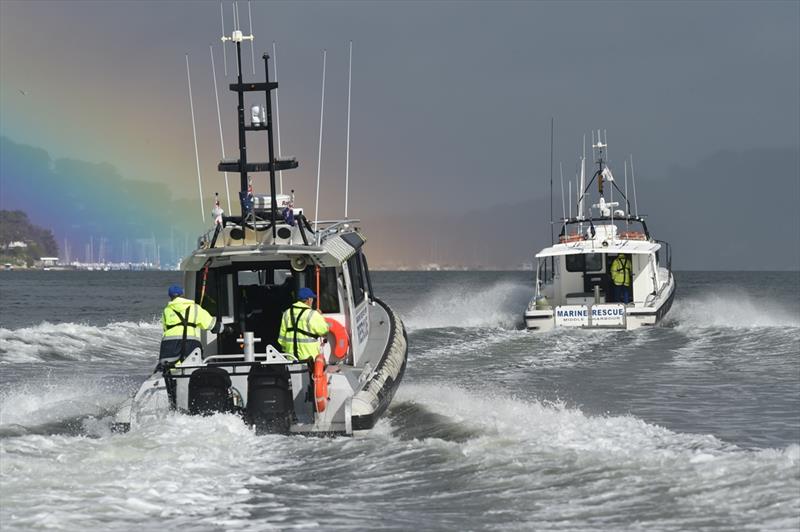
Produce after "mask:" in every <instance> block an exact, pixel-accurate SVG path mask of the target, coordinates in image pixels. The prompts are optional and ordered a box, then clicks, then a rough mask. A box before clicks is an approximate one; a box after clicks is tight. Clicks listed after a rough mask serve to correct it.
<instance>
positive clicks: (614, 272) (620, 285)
mask: <svg viewBox="0 0 800 532" xmlns="http://www.w3.org/2000/svg"><path fill="white" fill-rule="evenodd" d="M611 282H612V284H613V285H614V301H617V302H620V303H625V304H626V305H627V304H628V303H629V302H630V300H631V261H630V259H629V258H628V257H627V256H626V255H625V254H624V253H620V254H619V255H617V258H616V259H614V262H612V263H611Z"/></svg>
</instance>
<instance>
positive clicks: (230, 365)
mask: <svg viewBox="0 0 800 532" xmlns="http://www.w3.org/2000/svg"><path fill="white" fill-rule="evenodd" d="M375 303H376V306H375V308H374V310H373V312H371V313H370V319H371V321H372V323H371V326H370V330H371V332H370V338H369V340H368V349H369V350H370V351H371V352H373V353H374V356H373V357H369V359H368V360H371V361H372V362H369V361H368V362H367V363H366V364H365V365H364V366H363V367H359V368H353V367H347V366H346V365H339V366H329V372H327V373H326V377H327V379H328V401H327V405H326V408H325V410H324V411H323V412H316V411H315V409H314V407H313V404H314V393H313V390H314V385H313V381H312V378H311V371H310V370H309V368H308V366H307V365H306V364H303V363H297V362H291V361H288V360H286V359H285V358H283V357H282V355H280V354H279V353H278V352H277V351H274V350H268V352H267V353H265V354H264V355H260V354H259V355H257V356H256V360H255V361H246V360H243V359H240V360H236V361H228V362H213V361H211V362H206V361H204V360H202V358H201V357H200V355H199V353H196V354H193V355H190V357H188V358H187V359H186V361H185V362H184V364H182V365H181V366H180V367H179V368H176V369H175V370H173V371H172V373H171V374H170V375H169V376H167V379H166V380H165V378H164V376H163V375H161V374H160V373H156V374H153V375H151V376H150V377H149V378H148V379H147V380H146V381H145V382H144V383H143V384H142V385H141V386H140V388H139V391H138V392H137V394H136V395H135V396H134V398H132V399H131V400H129V401H127V402H126V403H125V404H123V405H122V406H121V408H120V409H119V410H118V412H117V415H116V419H115V423H114V428H115V429H116V430H127V429H129V428H130V427H131V426H136V425H137V424H141V423H144V422H146V421H147V420H148V419H152V418H158V417H163V416H164V415H165V414H166V413H168V412H169V411H170V410H177V411H179V412H181V413H186V414H204V415H205V414H211V413H234V414H239V415H241V416H242V418H243V420H245V422H247V423H248V424H249V425H251V426H253V428H254V429H256V430H257V431H259V432H282V433H296V434H308V435H352V434H353V433H354V432H355V431H364V430H368V429H371V428H372V427H373V426H374V425H375V423H376V422H377V420H378V419H379V418H380V417H381V416H382V415H383V414H384V412H385V411H386V409H387V408H388V406H389V404H390V403H391V401H392V398H393V397H394V394H395V392H396V391H397V388H398V387H399V385H400V382H401V380H402V378H403V375H404V373H405V368H406V361H407V357H408V343H407V338H406V331H405V327H404V325H403V323H402V321H401V320H400V318H399V317H398V316H397V315H396V314H395V313H394V311H393V310H392V309H391V308H390V307H389V306H388V305H386V304H385V303H383V302H382V301H379V300H377V299H376V300H375ZM213 358H214V357H210V358H209V360H211V359H213ZM259 359H260V360H259ZM267 367H275V368H278V369H280V371H281V372H284V373H285V374H286V375H287V377H286V379H285V382H284V383H281V382H280V379H279V378H277V379H274V380H275V381H276V382H275V384H274V386H273V388H274V389H275V390H281V389H285V390H286V393H287V394H289V395H288V396H287V401H288V403H291V404H290V405H289V408H288V409H286V410H285V411H282V412H277V413H276V415H275V416H274V417H271V418H270V419H267V420H266V422H264V423H254V422H253V412H254V411H257V410H263V408H249V407H248V406H253V405H249V404H248V403H249V401H250V400H251V395H252V397H256V394H255V393H254V392H253V390H254V389H255V388H254V386H253V384H252V381H253V376H254V375H255V374H256V373H259V374H263V373H264V369H265V368H267ZM273 373H277V372H273ZM208 374H216V376H217V377H221V378H222V379H223V381H224V384H221V385H219V386H217V390H221V393H216V394H215V392H214V388H215V387H214V386H213V385H212V386H207V387H205V388H204V389H201V391H198V386H195V384H197V382H199V381H202V380H204V379H207V377H208V376H209V375H208ZM262 380H263V379H262ZM169 381H172V382H173V383H174V384H172V385H173V386H174V390H175V401H174V405H172V404H171V401H170V399H169V397H170V396H169V393H168V388H169V387H170V385H171V383H170V382H169ZM193 386H194V388H195V389H194V390H193ZM262 388H263V387H262ZM261 395H264V391H263V389H262V392H261ZM267 395H268V396H269V397H270V399H267V400H266V403H274V402H275V401H274V400H273V399H272V398H274V397H278V395H279V394H278V395H276V394H272V395H270V394H269V392H267ZM208 397H215V399H213V400H209V399H208ZM198 398H200V400H198ZM227 398H230V399H231V400H230V401H229V402H228V401H227ZM278 402H280V401H278ZM199 403H202V404H204V405H212V406H209V407H207V408H199V407H197V405H198V404H199ZM256 406H260V405H256ZM282 416H285V419H286V423H285V424H284V423H282V422H281V418H282ZM262 419H263V418H262Z"/></svg>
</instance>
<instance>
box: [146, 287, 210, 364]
mask: <svg viewBox="0 0 800 532" xmlns="http://www.w3.org/2000/svg"><path fill="white" fill-rule="evenodd" d="M167 294H168V295H169V299H170V301H169V303H167V306H166V307H164V312H163V313H162V315H161V324H162V325H163V328H164V333H163V335H162V336H161V350H160V352H159V356H158V358H159V364H161V363H163V362H175V361H176V360H182V359H183V358H184V357H187V356H188V355H189V354H190V353H191V352H192V351H194V350H195V349H196V348H198V347H199V348H201V349H202V345H201V343H200V329H204V330H209V329H211V328H212V327H214V325H215V323H216V318H214V317H213V316H212V315H211V314H209V313H208V312H207V311H206V310H205V309H204V308H203V307H201V306H200V305H198V304H197V303H195V302H194V301H192V300H191V299H186V298H183V297H181V296H182V295H183V288H181V287H180V286H179V285H176V284H174V285H172V286H170V287H169V290H168V291H167Z"/></svg>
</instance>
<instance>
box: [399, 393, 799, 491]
mask: <svg viewBox="0 0 800 532" xmlns="http://www.w3.org/2000/svg"><path fill="white" fill-rule="evenodd" d="M474 412H483V413H484V414H485V415H483V416H474ZM388 422H390V423H391V424H392V426H393V431H394V433H395V434H396V435H397V436H398V437H400V438H401V439H409V438H414V439H419V440H425V439H430V438H433V439H443V440H447V441H452V442H459V443H463V442H467V441H469V442H471V444H473V445H475V446H476V447H480V448H483V449H484V450H485V451H487V452H488V451H489V450H490V449H491V452H492V453H495V452H499V453H501V454H508V458H509V459H511V458H513V457H514V455H518V456H517V459H521V458H520V457H522V456H535V455H539V456H550V457H551V458H554V457H556V456H561V457H565V458H569V459H577V458H578V455H580V459H581V460H588V461H594V462H597V463H608V464H611V463H614V464H615V465H616V466H619V467H623V466H625V467H627V466H628V465H639V466H642V467H645V466H647V467H650V466H664V465H665V464H672V465H673V466H679V467H681V468H685V469H693V468H695V467H696V464H704V463H710V462H714V461H719V462H718V465H720V466H722V464H723V463H726V460H731V459H737V458H738V459H742V460H744V461H747V462H750V461H752V462H754V464H753V466H754V467H755V463H756V462H757V463H759V464H762V465H763V464H764V462H770V461H775V464H774V465H775V466H777V467H779V468H782V467H786V468H787V469H786V471H785V472H786V473H787V474H788V473H790V475H789V476H790V477H793V479H794V481H795V482H797V483H798V485H799V486H800V470H797V469H796V468H797V466H798V465H799V464H800V446H798V445H797V444H791V445H789V446H788V447H786V448H785V449H759V450H747V449H742V448H740V447H738V446H736V445H733V444H729V443H726V442H724V441H722V440H719V439H717V438H715V437H714V436H712V435H705V434H682V433H675V432H672V431H670V430H668V429H666V428H663V427H660V426H657V425H652V424H649V423H647V422H645V421H643V420H641V419H638V418H636V417H634V416H631V415H626V416H589V415H587V414H584V413H583V412H582V411H581V410H580V409H578V408H570V407H567V406H566V405H565V404H563V403H546V402H539V401H533V400H522V399H518V398H515V397H509V396H504V395H497V394H494V392H491V391H486V392H481V391H475V390H466V389H463V388H458V387H448V388H447V389H446V390H445V389H443V388H442V387H440V386H435V385H427V384H425V385H413V384H412V385H405V386H403V387H402V388H401V389H400V390H399V391H398V394H397V404H396V405H395V406H393V407H392V408H391V409H390V413H389V416H388ZM418 425H421V426H422V427H424V428H419V427H418ZM455 429H457V430H455ZM523 451H524V452H523ZM793 469H794V471H793ZM720 473H722V472H721V471H720ZM743 480H744V479H743ZM798 502H800V501H798Z"/></svg>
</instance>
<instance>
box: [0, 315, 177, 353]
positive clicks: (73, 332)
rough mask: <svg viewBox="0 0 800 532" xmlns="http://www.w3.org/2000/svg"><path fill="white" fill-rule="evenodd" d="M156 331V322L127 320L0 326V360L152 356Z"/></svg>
mask: <svg viewBox="0 0 800 532" xmlns="http://www.w3.org/2000/svg"><path fill="white" fill-rule="evenodd" d="M160 333H161V331H160V326H159V324H158V323H156V322H130V321H122V322H115V323H109V324H108V325H103V326H94V325H85V324H80V323H58V324H54V323H49V322H43V323H41V324H39V325H35V326H33V327H24V328H20V329H5V328H0V363H2V362H5V363H8V362H11V363H21V362H44V361H52V360H80V361H92V360H98V359H100V360H102V359H114V358H115V357H120V356H130V355H131V354H141V355H142V356H149V357H153V356H154V354H153V353H155V351H154V349H157V342H158V340H159V338H160ZM154 346H155V347H154Z"/></svg>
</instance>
